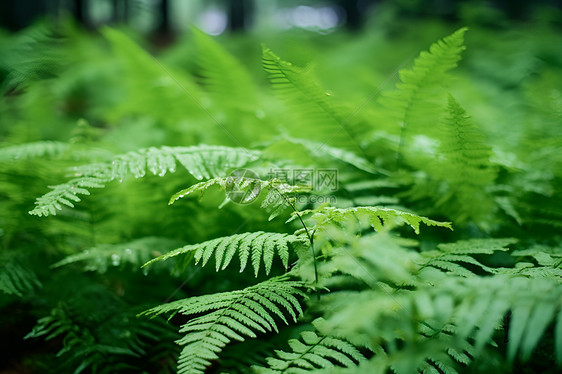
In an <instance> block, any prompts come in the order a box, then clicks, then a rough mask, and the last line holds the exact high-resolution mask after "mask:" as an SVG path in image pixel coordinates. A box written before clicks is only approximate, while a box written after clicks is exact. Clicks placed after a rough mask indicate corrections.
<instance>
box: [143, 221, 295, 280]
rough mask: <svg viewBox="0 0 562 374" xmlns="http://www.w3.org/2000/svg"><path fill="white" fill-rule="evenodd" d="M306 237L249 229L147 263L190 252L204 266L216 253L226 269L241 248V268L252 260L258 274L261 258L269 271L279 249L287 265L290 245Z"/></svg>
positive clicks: (218, 262) (218, 265)
mask: <svg viewBox="0 0 562 374" xmlns="http://www.w3.org/2000/svg"><path fill="white" fill-rule="evenodd" d="M303 240H304V238H302V237H299V236H295V235H289V234H282V233H276V232H263V231H254V232H246V233H243V234H235V235H231V236H226V237H223V238H217V239H212V240H208V241H206V242H203V243H198V244H190V245H186V246H184V247H182V248H178V249H174V250H172V251H170V252H168V253H166V254H164V255H162V256H159V257H157V258H155V259H152V260H151V261H149V262H147V263H146V264H145V266H148V265H150V264H152V263H154V262H157V261H164V260H167V259H169V258H173V257H176V256H182V257H185V256H190V255H191V256H193V258H194V259H195V263H196V264H198V263H199V262H201V265H202V266H205V265H206V264H207V263H208V262H209V261H210V260H211V258H212V257H214V258H215V268H216V270H217V271H219V270H224V269H226V268H227V267H228V265H230V263H231V261H232V259H233V258H234V256H235V255H236V252H238V257H239V259H240V272H243V271H244V269H246V265H247V264H248V260H250V261H251V263H252V267H253V268H254V274H255V276H256V277H257V276H258V273H259V270H260V266H261V263H262V261H263V264H264V268H265V274H266V275H269V272H270V271H271V267H272V265H273V258H274V255H275V254H276V253H277V255H278V256H279V259H280V260H281V261H282V263H283V266H284V267H285V269H286V268H287V267H288V266H289V245H290V244H293V243H302V242H303Z"/></svg>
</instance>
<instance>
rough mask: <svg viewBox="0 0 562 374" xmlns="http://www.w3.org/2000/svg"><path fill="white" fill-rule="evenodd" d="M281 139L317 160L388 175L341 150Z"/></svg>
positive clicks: (313, 143) (319, 144)
mask: <svg viewBox="0 0 562 374" xmlns="http://www.w3.org/2000/svg"><path fill="white" fill-rule="evenodd" d="M282 139H283V140H284V141H286V142H288V143H290V144H291V145H294V144H298V145H300V146H302V147H303V148H304V149H306V150H307V152H309V153H310V155H312V156H313V157H315V158H317V159H321V160H322V159H326V158H328V159H333V160H337V161H340V162H343V163H346V164H348V165H351V166H353V167H355V168H357V169H359V170H363V171H366V172H368V173H371V174H378V173H381V174H385V175H386V174H388V172H387V171H385V170H381V169H378V168H375V167H374V166H373V164H372V163H371V162H369V161H367V160H366V159H364V158H363V157H360V156H358V155H356V154H355V153H353V152H350V151H346V150H344V149H341V148H336V147H330V146H329V145H327V144H325V143H320V142H316V141H313V140H307V139H300V138H293V137H291V136H288V135H285V136H283V137H282Z"/></svg>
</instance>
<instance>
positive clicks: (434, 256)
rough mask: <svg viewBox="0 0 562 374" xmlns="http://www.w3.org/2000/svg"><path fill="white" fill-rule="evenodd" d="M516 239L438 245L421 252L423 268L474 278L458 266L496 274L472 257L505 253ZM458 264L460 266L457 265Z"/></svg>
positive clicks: (470, 272) (467, 270)
mask: <svg viewBox="0 0 562 374" xmlns="http://www.w3.org/2000/svg"><path fill="white" fill-rule="evenodd" d="M516 241H517V239H512V238H506V239H469V240H461V241H458V242H455V243H448V244H439V245H438V246H437V248H438V250H434V251H425V252H422V254H421V255H422V257H423V259H426V260H425V261H424V262H423V264H421V265H422V268H423V267H426V266H432V267H435V268H438V269H442V270H447V271H449V272H451V273H453V274H455V275H459V276H474V275H475V274H474V273H473V272H472V271H470V270H469V269H467V268H465V267H463V266H461V265H460V264H471V265H474V266H476V267H478V268H480V269H482V270H484V271H486V272H488V273H496V272H498V271H499V270H498V269H496V268H491V267H488V266H486V265H484V264H482V263H481V262H480V261H478V260H476V259H475V258H474V257H473V255H482V254H486V255H490V254H493V253H494V252H495V251H507V250H509V247H508V246H509V245H511V244H513V243H515V242H516ZM459 263H460V264H459Z"/></svg>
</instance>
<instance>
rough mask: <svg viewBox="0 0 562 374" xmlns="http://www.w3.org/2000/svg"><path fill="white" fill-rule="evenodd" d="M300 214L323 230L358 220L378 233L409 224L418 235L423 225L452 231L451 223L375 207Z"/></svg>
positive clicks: (310, 211) (333, 209)
mask: <svg viewBox="0 0 562 374" xmlns="http://www.w3.org/2000/svg"><path fill="white" fill-rule="evenodd" d="M299 214H301V215H305V214H312V216H311V218H312V219H314V220H315V221H316V228H322V227H323V226H325V225H327V224H330V223H338V224H341V223H344V222H348V221H349V220H350V219H357V220H359V221H365V222H368V223H369V224H370V225H371V226H372V227H373V228H374V229H375V230H377V231H382V230H383V229H390V228H393V227H395V226H400V225H403V224H407V225H409V226H410V227H411V228H412V229H413V230H414V231H415V233H416V234H419V231H420V224H421V223H423V224H425V225H427V226H439V227H446V228H449V229H452V227H451V223H450V222H439V221H435V220H432V219H429V218H427V217H421V216H418V215H416V214H413V213H408V212H404V211H400V210H397V209H390V208H378V207H374V206H360V207H353V208H345V209H341V208H334V207H330V206H328V207H323V208H320V209H316V210H304V211H302V212H299ZM295 218H296V214H293V216H292V217H291V220H293V219H295Z"/></svg>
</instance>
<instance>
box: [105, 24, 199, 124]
mask: <svg viewBox="0 0 562 374" xmlns="http://www.w3.org/2000/svg"><path fill="white" fill-rule="evenodd" d="M101 33H102V34H103V36H104V37H105V38H106V39H107V40H108V42H109V44H110V45H111V47H112V49H113V51H114V54H115V55H116V57H117V62H118V63H117V64H115V65H116V67H117V68H118V69H120V70H121V71H120V74H121V79H120V83H121V87H122V88H124V89H125V94H126V95H127V96H125V99H122V100H119V102H118V105H116V106H115V107H114V108H112V110H111V111H109V112H108V113H107V114H106V115H107V116H109V119H110V120H112V121H115V120H119V119H121V118H122V117H124V116H128V115H131V114H136V115H145V116H149V117H150V118H152V119H156V120H158V121H160V122H161V123H163V124H164V125H167V126H169V127H170V128H175V126H177V124H178V122H179V121H181V120H185V118H186V113H193V114H194V116H197V115H199V116H200V118H198V119H200V120H201V121H205V120H209V118H208V116H207V114H206V113H205V111H204V110H202V107H201V104H200V103H199V102H198V101H197V98H200V97H202V95H201V91H200V90H199V89H198V86H197V85H196V84H195V83H194V82H193V81H192V80H191V79H190V78H189V77H188V76H187V75H186V74H185V73H184V72H183V71H181V70H177V69H173V68H171V67H169V66H166V65H164V64H163V63H162V62H160V60H159V59H156V58H154V57H153V56H152V55H150V54H149V53H147V52H146V51H145V50H144V49H143V48H141V46H139V45H138V44H137V43H136V42H135V41H133V40H132V39H131V38H130V37H129V36H128V35H126V34H125V33H123V32H121V31H118V30H115V29H112V28H109V27H104V28H102V29H101ZM115 65H114V66H115ZM155 98H158V100H155ZM195 118H197V117H195ZM193 119H194V117H193V116H192V117H191V120H193Z"/></svg>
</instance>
